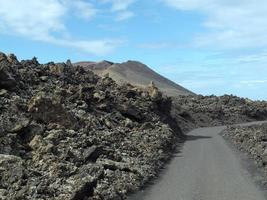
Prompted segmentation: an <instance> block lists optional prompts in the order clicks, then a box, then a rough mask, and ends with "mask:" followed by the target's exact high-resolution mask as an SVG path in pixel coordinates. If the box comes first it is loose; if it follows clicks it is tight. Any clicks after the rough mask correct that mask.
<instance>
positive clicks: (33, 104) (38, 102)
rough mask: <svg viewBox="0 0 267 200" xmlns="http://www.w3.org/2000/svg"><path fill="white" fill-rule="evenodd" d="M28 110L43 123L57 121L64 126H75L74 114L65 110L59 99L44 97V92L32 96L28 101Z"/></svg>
mask: <svg viewBox="0 0 267 200" xmlns="http://www.w3.org/2000/svg"><path fill="white" fill-rule="evenodd" d="M28 111H29V112H30V113H31V114H32V116H33V118H34V119H35V120H37V121H40V120H41V121H43V122H45V123H47V124H48V123H58V124H60V125H62V126H65V127H72V128H73V127H75V125H76V120H75V118H74V116H73V115H72V114H71V113H69V112H67V111H66V110H65V109H64V107H63V105H62V104H61V102H60V99H57V98H51V97H46V95H45V94H44V93H39V94H37V95H36V96H34V97H33V98H32V99H31V100H30V101H29V103H28Z"/></svg>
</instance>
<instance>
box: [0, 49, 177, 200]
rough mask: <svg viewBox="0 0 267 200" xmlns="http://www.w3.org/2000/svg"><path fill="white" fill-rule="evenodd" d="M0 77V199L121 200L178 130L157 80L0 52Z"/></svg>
mask: <svg viewBox="0 0 267 200" xmlns="http://www.w3.org/2000/svg"><path fill="white" fill-rule="evenodd" d="M0 77H1V78H0V199H4V200H5V199H6V200H13V199H48V200H49V199H53V200H54V199H58V200H61V199H62V200H63V199H64V200H66V199H72V200H81V199H125V198H126V194H127V193H129V192H131V191H134V190H136V189H138V188H140V187H142V186H143V185H144V184H145V183H147V182H148V181H149V180H150V179H151V178H153V177H155V176H156V175H157V172H158V171H159V170H160V169H161V168H162V166H163V164H164V163H165V161H166V160H167V159H168V158H169V157H170V155H171V152H172V151H173V150H174V149H175V146H176V145H177V141H178V140H180V137H181V135H182V133H181V130H180V127H179V126H178V124H177V123H176V121H175V120H174V119H173V118H172V116H171V113H170V108H171V100H170V99H169V98H167V97H164V96H162V95H161V93H160V92H159V91H158V90H157V88H156V87H153V88H150V89H149V88H148V89H141V88H137V87H134V86H132V85H129V84H124V85H121V86H119V85H117V84H116V83H115V82H114V81H113V80H112V79H111V78H109V77H108V76H106V77H103V78H100V77H98V76H97V75H95V74H94V73H92V72H91V71H86V70H84V69H83V68H82V67H80V66H76V67H74V66H72V65H71V63H70V62H67V63H66V64H65V63H59V64H57V63H48V64H45V65H41V64H39V63H38V61H37V59H36V58H33V59H32V60H26V61H21V62H19V61H17V59H16V58H15V56H14V55H12V56H6V55H4V54H0ZM149 91H151V92H149Z"/></svg>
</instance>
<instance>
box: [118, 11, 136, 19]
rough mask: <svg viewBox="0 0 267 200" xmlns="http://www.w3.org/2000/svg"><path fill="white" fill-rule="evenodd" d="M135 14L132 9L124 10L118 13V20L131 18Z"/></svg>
mask: <svg viewBox="0 0 267 200" xmlns="http://www.w3.org/2000/svg"><path fill="white" fill-rule="evenodd" d="M133 16H134V13H133V12H131V11H123V12H120V13H118V15H117V17H116V21H123V20H126V19H129V18H131V17H133Z"/></svg>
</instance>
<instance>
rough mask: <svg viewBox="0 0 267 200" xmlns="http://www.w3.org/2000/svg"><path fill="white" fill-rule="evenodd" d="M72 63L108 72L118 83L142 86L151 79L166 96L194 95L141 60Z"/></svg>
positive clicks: (100, 71)
mask: <svg viewBox="0 0 267 200" xmlns="http://www.w3.org/2000/svg"><path fill="white" fill-rule="evenodd" d="M74 65H81V66H83V67H84V68H86V69H88V70H92V71H94V72H95V73H96V74H98V75H100V76H104V75H105V74H109V76H110V77H111V78H113V79H114V80H115V81H116V82H117V83H119V84H122V83H125V82H129V83H131V84H133V85H137V86H142V87H144V86H147V85H148V84H149V83H150V82H151V81H153V82H154V83H155V85H156V86H157V87H158V88H159V89H160V90H161V91H162V92H163V93H165V94H166V95H168V96H179V95H194V93H193V92H191V91H190V90H188V89H186V88H184V87H182V86H180V85H178V84H176V83H174V82H173V81H171V80H169V79H167V78H165V77H163V76H161V75H160V74H158V73H156V72H155V71H153V70H152V69H150V68H149V67H148V66H146V65H144V64H142V63H141V62H137V61H127V62H124V63H121V64H119V63H112V62H109V61H106V60H104V61H101V62H78V63H75V64H74Z"/></svg>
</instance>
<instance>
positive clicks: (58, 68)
mask: <svg viewBox="0 0 267 200" xmlns="http://www.w3.org/2000/svg"><path fill="white" fill-rule="evenodd" d="M64 69H65V67H64V65H63V64H57V65H50V66H49V70H50V72H51V73H52V74H55V75H61V74H63V72H64Z"/></svg>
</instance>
